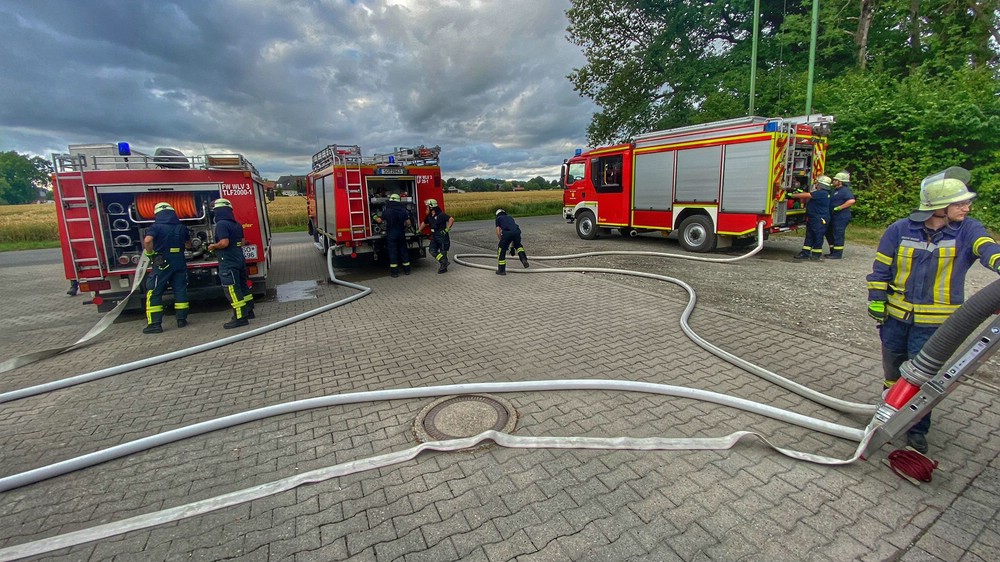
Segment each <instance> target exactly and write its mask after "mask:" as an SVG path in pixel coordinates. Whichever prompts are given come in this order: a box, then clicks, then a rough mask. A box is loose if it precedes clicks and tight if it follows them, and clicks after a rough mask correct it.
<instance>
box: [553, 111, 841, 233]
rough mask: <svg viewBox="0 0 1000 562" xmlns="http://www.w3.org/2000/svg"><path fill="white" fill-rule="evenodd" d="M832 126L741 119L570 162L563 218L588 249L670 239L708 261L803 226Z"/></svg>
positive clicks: (645, 138) (650, 136)
mask: <svg viewBox="0 0 1000 562" xmlns="http://www.w3.org/2000/svg"><path fill="white" fill-rule="evenodd" d="M832 123H833V117H830V116H825V115H811V116H804V117H795V118H767V117H743V118H738V119H730V120H726V121H717V122H714V123H705V124H701V125H692V126H688V127H680V128H676V129H668V130H664V131H656V132H652V133H646V134H643V135H639V136H637V137H636V138H635V139H634V140H633V142H631V143H627V144H619V145H615V146H608V147H603V148H596V149H592V150H590V151H587V152H583V151H580V150H578V151H577V154H576V155H575V156H574V157H573V158H570V159H568V160H566V161H565V162H564V163H563V167H562V185H563V189H564V191H563V215H564V216H565V218H566V219H567V220H568V221H569V222H570V223H573V222H575V223H576V233H577V235H579V236H580V238H583V239H585V240H591V239H593V238H596V237H597V236H598V235H599V234H600V233H602V232H609V231H610V229H613V228H614V229H618V230H619V231H620V232H621V234H622V235H626V236H636V235H637V234H639V233H643V232H653V231H659V232H662V233H663V234H664V235H668V234H670V233H671V232H673V231H676V233H677V239H678V241H679V242H680V245H681V247H682V248H684V249H685V250H687V251H691V252H711V251H713V250H715V249H716V248H722V247H728V246H732V245H734V244H743V243H748V242H750V241H751V240H752V239H753V236H754V235H755V232H756V230H757V225H758V223H760V222H763V223H764V233H765V237H766V236H767V235H769V234H772V233H777V232H784V231H788V230H792V229H795V228H797V227H798V226H799V225H801V224H803V223H804V222H805V208H804V206H803V205H804V203H798V202H796V201H795V200H794V199H792V198H786V197H785V194H786V192H788V191H795V190H799V189H808V187H809V185H811V184H812V182H813V181H814V180H815V179H816V178H817V177H818V176H820V175H821V174H823V168H824V164H825V160H826V149H827V137H828V136H829V133H830V125H831V124H832Z"/></svg>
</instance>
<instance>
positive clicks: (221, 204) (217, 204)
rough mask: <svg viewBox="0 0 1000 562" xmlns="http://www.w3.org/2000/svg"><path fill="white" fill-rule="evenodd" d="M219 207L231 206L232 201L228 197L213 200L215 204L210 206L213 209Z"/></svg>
mask: <svg viewBox="0 0 1000 562" xmlns="http://www.w3.org/2000/svg"><path fill="white" fill-rule="evenodd" d="M219 207H229V208H230V209H232V208H233V202H232V201H230V200H229V199H223V198H219V199H216V200H215V205H213V206H212V208H213V209H218V208H219Z"/></svg>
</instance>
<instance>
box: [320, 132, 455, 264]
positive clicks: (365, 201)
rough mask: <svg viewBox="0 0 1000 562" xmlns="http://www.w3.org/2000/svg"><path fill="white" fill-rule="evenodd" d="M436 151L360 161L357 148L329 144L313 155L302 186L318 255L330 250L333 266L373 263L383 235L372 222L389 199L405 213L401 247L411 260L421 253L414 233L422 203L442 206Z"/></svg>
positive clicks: (414, 150)
mask: <svg viewBox="0 0 1000 562" xmlns="http://www.w3.org/2000/svg"><path fill="white" fill-rule="evenodd" d="M440 153H441V147H439V146H435V147H431V148H428V147H425V146H419V147H416V148H397V149H395V150H394V151H393V152H390V153H386V154H375V155H373V156H363V155H362V154H361V147H360V146H357V145H342V144H331V145H329V146H327V147H326V148H324V149H323V150H320V151H319V152H317V153H316V154H314V155H313V158H312V172H311V173H310V174H309V176H308V179H307V182H306V206H307V214H308V215H309V234H310V235H311V236H312V237H313V241H314V242H315V244H316V247H317V248H318V249H319V250H320V251H322V252H323V253H327V251H328V250H330V249H331V248H332V249H333V254H332V259H333V260H335V264H336V265H340V266H343V265H350V264H352V263H357V262H356V261H355V260H358V259H359V258H367V259H369V260H372V261H378V259H379V257H380V254H382V253H383V252H384V249H385V232H384V231H383V227H382V225H381V224H379V222H378V221H376V220H375V217H378V216H379V215H380V214H381V212H382V210H383V209H384V208H385V206H386V204H387V203H388V201H389V197H390V196H391V195H398V196H399V198H400V202H401V203H402V204H403V205H404V206H405V207H406V209H407V211H408V212H409V214H410V222H411V226H410V228H409V230H407V232H406V246H407V248H408V249H409V252H410V257H411V259H416V258H419V257H423V256H425V255H426V254H427V249H426V247H425V246H424V238H423V237H422V236H421V234H420V228H421V225H422V224H423V220H424V218H425V217H426V216H427V208H426V206H425V205H424V204H423V202H424V201H426V200H427V199H436V200H437V202H438V205H441V206H442V208H443V206H444V197H443V190H442V189H443V188H442V182H441V167H440V165H439V161H438V157H439V155H440Z"/></svg>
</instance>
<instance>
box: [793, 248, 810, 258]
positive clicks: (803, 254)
mask: <svg viewBox="0 0 1000 562" xmlns="http://www.w3.org/2000/svg"><path fill="white" fill-rule="evenodd" d="M809 254H810V252H807V251H805V250H802V251H801V252H799V253H798V254H796V255H795V257H794V258H793V259H797V260H807V259H809Z"/></svg>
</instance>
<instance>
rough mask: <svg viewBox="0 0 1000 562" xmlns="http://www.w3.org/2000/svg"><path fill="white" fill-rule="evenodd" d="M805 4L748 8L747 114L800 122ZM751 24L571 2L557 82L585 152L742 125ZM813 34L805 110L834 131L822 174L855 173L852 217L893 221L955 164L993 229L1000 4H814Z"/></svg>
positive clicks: (720, 4)
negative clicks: (579, 112)
mask: <svg viewBox="0 0 1000 562" xmlns="http://www.w3.org/2000/svg"><path fill="white" fill-rule="evenodd" d="M812 5H813V2H812V0H787V2H786V1H785V0H781V1H778V0H761V25H760V36H759V46H758V59H757V83H756V98H755V104H754V105H755V108H756V112H757V113H758V114H760V115H767V116H794V115H801V114H802V113H804V111H805V97H806V89H807V84H806V81H807V76H808V74H807V71H808V52H809V41H810V33H811V11H812ZM752 11H753V0H728V1H715V2H711V1H708V0H668V1H662V0H660V1H656V0H572V5H571V7H570V9H569V10H568V11H567V16H568V19H569V27H568V28H567V33H568V39H569V40H570V41H571V42H573V43H574V44H576V45H578V46H580V47H581V49H582V50H583V53H584V55H585V56H586V59H587V63H586V64H585V65H583V66H582V67H580V68H577V69H574V71H573V72H572V73H571V74H570V75H569V76H568V78H569V80H570V81H571V83H572V84H573V86H574V88H575V89H576V91H577V92H579V93H580V94H581V95H583V96H585V97H588V98H590V99H592V100H594V101H595V102H596V103H597V105H598V107H599V110H598V112H597V113H596V114H595V115H594V116H593V119H592V121H591V123H590V125H589V127H588V130H587V134H588V140H589V142H590V143H591V144H592V145H594V146H598V145H604V144H613V143H618V142H623V141H627V140H629V139H631V138H633V137H634V136H635V135H636V134H638V133H642V132H647V131H650V130H656V129H663V128H670V127H675V126H681V125H690V124H695V123H702V122H708V121H715V120H719V119H729V118H733V117H740V116H743V115H746V114H747V108H748V107H749V77H750V64H751V47H752V37H751V33H752ZM819 23H820V25H819V30H818V35H817V52H816V73H815V91H814V98H813V108H814V109H813V111H814V112H817V113H826V114H831V115H834V116H835V117H836V119H837V123H836V125H835V126H834V128H833V131H834V132H833V135H832V136H831V145H830V146H831V148H830V155H829V157H828V159H827V161H828V163H829V165H830V166H832V167H836V168H837V169H838V170H839V169H844V168H846V169H849V170H850V171H852V172H853V173H854V174H855V179H856V181H855V187H856V188H858V189H857V190H860V191H862V201H863V202H864V201H868V202H869V203H870V204H872V205H873V207H872V210H871V212H870V213H869V214H866V213H865V211H864V209H865V206H864V205H863V204H859V205H858V207H857V210H858V211H859V214H860V215H861V216H862V217H863V218H868V219H869V220H870V221H872V222H875V221H878V220H881V221H885V220H887V219H888V218H891V217H893V216H898V215H899V214H900V213H902V212H903V210H904V209H905V208H907V207H909V206H912V204H914V203H915V202H916V197H917V190H916V189H915V188H914V186H915V185H917V184H919V178H921V177H923V176H925V175H927V174H930V173H933V172H936V171H939V170H940V169H943V168H945V167H947V166H950V165H956V164H960V165H965V166H968V167H970V168H972V169H973V181H974V188H975V189H977V190H978V192H979V198H978V200H977V212H976V214H977V216H985V217H986V218H988V219H989V221H990V222H992V225H991V226H992V227H993V228H995V229H1000V179H995V178H1000V174H997V173H996V172H998V171H1000V170H998V169H997V168H998V166H1000V164H997V162H998V160H997V156H998V155H1000V137H998V136H997V135H996V133H995V132H996V131H997V128H996V127H997V125H998V124H1000V103H998V100H1000V80H998V69H1000V50H998V49H1000V32H998V29H1000V0H842V1H840V2H833V1H829V0H825V1H823V2H820V12H819ZM914 182H916V183H914ZM869 190H870V191H871V193H866V191H869ZM875 204H877V205H884V206H882V207H881V208H875V207H874V205H875ZM877 217H883V218H881V219H878V218H877ZM991 217H992V218H991Z"/></svg>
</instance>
